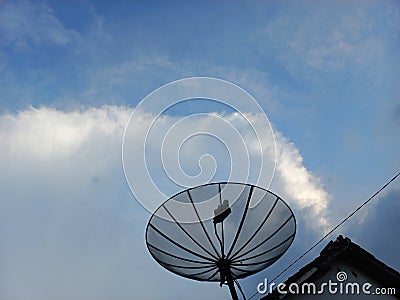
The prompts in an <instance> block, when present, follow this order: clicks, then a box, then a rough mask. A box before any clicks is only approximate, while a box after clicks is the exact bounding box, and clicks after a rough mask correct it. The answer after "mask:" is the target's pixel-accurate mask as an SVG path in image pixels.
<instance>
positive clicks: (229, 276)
mask: <svg viewBox="0 0 400 300" xmlns="http://www.w3.org/2000/svg"><path fill="white" fill-rule="evenodd" d="M226 282H227V283H228V287H229V291H230V292H231V295H232V300H239V298H238V295H237V293H236V290H235V284H234V282H233V278H232V274H231V270H228V272H227V274H226Z"/></svg>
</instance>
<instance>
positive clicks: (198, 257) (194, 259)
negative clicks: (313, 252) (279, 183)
mask: <svg viewBox="0 0 400 300" xmlns="http://www.w3.org/2000/svg"><path fill="white" fill-rule="evenodd" d="M251 204H253V205H251ZM255 204H256V205H255ZM254 205H255V206H254ZM295 234H296V220H295V217H294V214H293V212H292V210H291V209H290V208H289V206H288V205H287V204H286V203H285V202H284V201H283V200H282V199H281V198H280V197H279V196H277V195H275V194H274V193H272V192H270V191H268V190H265V189H263V188H260V187H257V186H255V185H251V184H242V183H231V182H221V183H211V184H206V185H201V186H197V187H194V188H190V189H187V190H185V191H182V192H180V193H178V194H176V195H175V196H173V197H171V198H169V199H168V200H167V201H165V202H164V203H163V204H162V205H161V206H160V207H159V208H158V209H157V210H156V211H155V212H154V213H153V215H152V216H151V218H150V220H149V223H148V225H147V228H146V244H147V248H148V250H149V252H150V254H151V255H152V256H153V258H154V259H155V260H156V261H157V262H158V263H159V264H160V265H161V266H163V267H164V268H166V269H167V270H169V271H171V272H173V273H175V274H177V275H180V276H183V277H186V278H190V279H194V280H198V281H213V282H219V283H220V286H222V285H223V284H226V285H228V287H229V290H230V293H231V295H232V299H234V300H236V299H238V296H237V293H236V290H235V286H234V283H235V282H236V284H237V285H238V283H237V280H238V279H242V278H245V277H247V276H250V275H253V274H255V273H257V272H259V271H261V270H263V269H265V268H267V267H269V266H270V265H272V264H273V263H274V262H275V261H277V260H278V259H279V258H280V257H281V256H282V255H283V254H284V253H285V252H286V250H287V249H288V248H289V246H290V245H291V244H292V242H293V240H294V237H295ZM238 286H239V285H238ZM239 288H240V286H239Z"/></svg>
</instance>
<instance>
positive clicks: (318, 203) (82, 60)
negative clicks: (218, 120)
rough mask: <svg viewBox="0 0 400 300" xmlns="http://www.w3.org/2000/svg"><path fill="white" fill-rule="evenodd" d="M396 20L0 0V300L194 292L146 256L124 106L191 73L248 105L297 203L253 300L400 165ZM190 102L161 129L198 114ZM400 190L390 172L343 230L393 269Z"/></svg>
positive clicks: (306, 6)
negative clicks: (125, 159) (294, 228)
mask: <svg viewBox="0 0 400 300" xmlns="http://www.w3.org/2000/svg"><path fill="white" fill-rule="evenodd" d="M399 29H400V5H399V3H398V2H396V1H362V2H361V1H329V2H328V1H279V2H278V1H253V2H250V3H246V4H244V3H239V1H202V2H201V3H188V2H187V1H172V2H171V1H169V2H162V1H159V2H152V3H151V4H150V3H149V2H146V1H125V2H123V1H120V2H116V1H97V2H91V1H68V2H67V1H47V2H45V1H0V74H1V76H0V146H1V150H0V153H1V158H0V166H1V169H2V170H5V171H3V172H1V174H0V178H1V179H0V188H1V199H0V220H1V221H0V222H1V223H2V226H1V227H2V229H0V237H1V239H3V238H4V239H5V242H2V243H1V244H2V246H0V249H1V250H2V251H1V254H0V260H5V261H8V264H7V267H6V269H5V271H4V272H3V271H2V272H1V273H0V296H4V297H6V298H8V299H28V298H29V299H44V298H46V297H47V298H50V297H52V298H54V297H55V295H57V298H60V299H64V298H65V299H67V298H74V299H92V298H93V299H115V298H116V296H118V297H119V298H120V299H125V298H128V297H129V298H132V296H134V295H137V294H138V295H142V297H143V299H153V298H156V297H159V295H164V296H165V297H166V298H165V299H179V298H182V299H185V298H186V297H185V295H186V293H187V292H188V291H189V290H195V291H203V290H204V288H203V285H202V284H201V283H197V282H194V283H193V282H190V281H187V280H184V279H180V278H177V277H176V276H175V275H170V274H169V273H168V272H167V271H165V270H163V269H162V268H160V267H159V266H158V265H157V264H156V263H155V262H154V261H152V259H151V258H150V257H149V255H148V254H147V253H146V248H145V244H144V229H145V225H146V222H147V220H148V218H149V216H150V214H149V213H148V212H147V211H146V210H144V209H143V208H142V207H141V206H140V204H139V203H138V202H137V201H136V200H135V199H134V197H133V196H132V194H131V193H130V191H129V188H128V187H127V185H126V181H125V178H124V175H123V170H122V163H121V147H122V146H121V145H122V135H123V130H124V127H125V125H126V122H127V120H128V118H129V115H130V114H131V112H132V111H133V109H135V107H136V106H137V105H138V104H139V102H140V101H141V100H142V99H143V98H144V97H145V96H146V95H147V94H149V93H150V92H152V91H153V90H154V89H156V88H158V87H160V86H162V85H164V84H166V83H169V82H171V81H173V80H178V79H182V78H185V77H191V76H209V77H216V78H221V79H224V80H228V81H231V82H233V83H235V84H237V85H238V86H240V87H242V88H244V89H245V90H246V91H248V92H249V93H250V94H252V95H253V96H254V98H255V99H256V100H257V101H258V102H259V104H260V105H261V107H262V109H263V110H264V111H265V113H266V115H267V116H268V118H269V120H270V121H271V124H272V126H273V128H274V129H275V130H276V138H277V149H278V150H279V151H280V152H279V153H280V154H281V155H280V156H279V157H280V159H281V160H280V163H279V164H278V171H277V174H276V178H275V179H274V181H273V183H272V185H271V189H272V190H273V191H274V192H276V193H277V194H281V195H283V196H286V197H288V199H289V200H288V202H290V204H291V205H293V206H294V207H295V213H296V212H297V214H298V215H302V213H303V212H304V216H300V217H299V222H300V225H299V237H298V238H297V239H296V240H295V242H294V244H293V246H292V248H291V249H290V250H289V252H288V253H287V256H285V257H283V258H282V259H281V260H280V261H279V262H278V263H277V264H276V266H273V267H272V268H271V269H270V270H267V271H265V272H264V273H263V274H261V275H260V277H257V278H255V279H249V280H246V281H244V288H245V290H246V292H247V293H248V294H252V293H253V292H254V291H255V287H256V283H257V282H258V280H259V279H260V278H263V277H265V276H269V277H272V276H273V275H275V274H276V273H277V272H278V270H279V269H281V268H282V267H284V266H286V265H287V264H288V263H290V262H291V259H292V258H293V257H295V256H296V254H299V253H301V251H303V250H304V249H306V248H307V246H308V245H311V244H312V243H313V242H314V241H316V240H317V239H318V238H319V237H320V236H321V234H322V228H320V227H318V226H316V228H312V225H311V224H312V223H313V218H318V220H320V223H318V224H320V225H321V224H322V223H321V222H323V221H321V220H328V221H329V222H328V221H327V222H328V223H329V224H336V223H337V221H339V220H340V219H341V218H343V217H344V216H345V215H347V213H348V212H350V211H351V209H353V208H355V207H356V206H357V205H358V204H359V203H361V202H362V201H363V200H365V199H366V198H367V197H368V196H370V195H371V194H372V193H373V192H375V191H376V190H377V189H378V188H379V187H380V186H381V185H382V184H383V183H385V182H386V180H388V179H389V178H390V177H391V176H393V175H394V174H395V173H396V172H398V171H399V169H400V159H399V155H398V149H399V146H400V134H399V133H400V100H399V95H400V56H399V55H398V53H400V36H399V32H400V30H399ZM186 105H187V106H186V107H185V105H184V104H182V106H181V107H179V108H177V111H176V112H175V113H171V114H170V115H169V116H167V117H166V119H165V122H166V123H167V124H172V123H174V122H175V121H176V120H177V118H178V116H177V115H179V114H182V115H185V114H190V113H192V112H193V111H197V108H196V107H195V104H193V103H189V102H188V103H186ZM213 109H214V106H212V105H210V106H209V107H208V106H204V108H203V107H202V109H201V111H203V110H204V111H207V110H213ZM235 122H236V123H235ZM199 124H203V123H201V122H200V123H196V122H193V123H192V125H191V126H193V128H196V126H199ZM233 124H236V125H237V126H238V128H242V127H240V126H241V125H240V124H241V123H240V121H238V120H236V121H234V122H233ZM208 129H210V130H211V128H208ZM137 130H138V132H140V130H141V127H138V129H137ZM241 130H243V132H244V133H245V134H246V129H245V128H244V127H243V128H242V129H241ZM161 138H162V137H160V139H161ZM196 145H197V147H198V149H203V148H202V147H204V151H207V150H209V149H207V145H204V144H202V143H200V144H196ZM210 152H211V153H216V152H218V151H214V152H213V151H212V149H211V150H210ZM197 158H198V157H197ZM197 158H196V159H197ZM216 158H217V159H221V160H222V163H224V162H225V161H224V158H223V157H218V155H217V154H216ZM185 159H187V160H189V161H190V159H191V157H190V156H186V157H185ZM233 164H235V162H234V163H233ZM152 167H153V171H152V172H153V174H154V172H155V173H157V172H158V171H160V166H156V165H154V166H152ZM189 169H190V168H189ZM194 170H197V169H194ZM160 172H161V171H160ZM291 174H294V175H293V176H291ZM158 176H160V177H162V174H161V173H160V174H158V173H157V174H156V175H155V177H157V178H158ZM293 178H295V179H296V180H294V179H293ZM162 180H163V179H160V182H163V184H166V183H165V182H164V181H162ZM296 184H297V185H296ZM288 185H291V186H293V189H292V190H291V189H290V188H288ZM166 189H167V190H168V187H166ZM300 190H305V191H307V192H309V194H308V195H314V196H310V197H311V198H312V199H311V198H310V199H308V198H307V199H306V200H304V199H301V197H300V196H298V194H299V191H300ZM399 197H400V189H399V181H398V180H397V181H395V182H394V183H393V184H392V185H391V186H390V189H389V190H388V191H386V192H385V193H384V194H382V195H381V197H380V198H379V199H376V200H375V201H374V202H373V203H371V204H370V205H369V206H368V207H366V208H365V209H364V210H363V211H362V212H360V214H359V215H357V216H356V218H354V219H353V220H352V223H351V224H349V226H345V227H344V228H342V229H340V230H339V231H338V232H337V234H339V233H342V234H344V235H348V236H350V237H351V238H352V239H353V240H354V241H355V242H356V243H359V244H360V245H361V246H363V247H364V248H366V249H367V250H369V251H371V252H372V253H373V254H374V255H375V256H376V257H377V258H379V259H381V260H383V261H384V262H385V263H387V264H389V265H391V266H393V267H395V268H397V269H399V268H400V265H399V263H398V255H397V253H398V250H399V247H400V244H399V243H398V242H396V241H394V237H397V236H399V226H398V221H397V220H398V216H399V214H398V211H400V210H399V208H400V207H399ZM71 199H73V200H71ZM302 201H303V202H302ZM304 201H306V202H307V201H309V202H310V203H311V204H309V205H308V204H307V203H304ZM310 209H311V212H309V210H310ZM318 209H320V210H318ZM321 226H322V225H321ZM382 232H385V234H382ZM335 236H336V235H333V236H332V237H331V238H334V237H335ZM300 237H301V238H300ZM6 244H7V246H5V245H6ZM383 245H385V246H383ZM94 253H95V254H94ZM317 253H318V251H316V252H314V253H313V254H312V255H311V256H310V257H308V260H311V259H312V257H313V255H314V256H316V255H317ZM306 261H307V259H306ZM303 263H305V261H304V262H303ZM300 266H301V263H300V264H299V265H297V266H295V267H294V268H293V270H292V272H293V271H296V270H297V269H298V268H299V267H300ZM38 270H40V272H38ZM139 270H146V271H142V272H141V271H139ZM33 274H37V275H35V276H33ZM76 274H80V275H79V276H77V275H76ZM155 274H157V276H158V274H160V278H162V280H163V282H162V283H160V286H159V288H154V283H152V279H153V278H152V276H153V275H154V276H156V275H155ZM288 275H290V274H286V275H284V277H287V276H288ZM282 279H284V278H282ZM168 286H174V287H176V288H175V289H174V290H173V291H169V292H168V293H167V294H165V292H163V289H164V288H166V287H168ZM207 288H208V286H207ZM209 293H210V294H209V295H220V297H227V295H228V293H227V291H226V290H225V289H220V288H218V287H211V286H210V288H209ZM60 294H61V296H60ZM193 299H194V298H193ZM227 299H228V298H227Z"/></svg>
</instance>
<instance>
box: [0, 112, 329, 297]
mask: <svg viewBox="0 0 400 300" xmlns="http://www.w3.org/2000/svg"><path fill="white" fill-rule="evenodd" d="M131 111H132V109H131V108H128V107H122V106H103V107H100V108H92V107H89V108H84V109H81V110H76V111H69V112H64V111H60V110H56V109H53V108H48V107H42V108H30V109H27V110H25V111H20V112H18V113H16V114H4V115H1V116H0V137H1V138H0V165H1V170H2V172H1V173H0V191H1V194H2V195H1V200H0V220H1V226H0V233H1V234H0V236H1V239H2V242H1V246H0V260H1V261H3V262H6V263H5V264H3V265H2V271H1V273H0V298H7V299H15V300H23V299H50V298H57V299H60V300H62V299H71V298H73V299H86V300H88V299H96V300H98V299H114V298H116V297H117V298H119V299H128V298H129V299H131V298H132V296H133V295H135V297H138V298H142V299H145V298H147V299H149V298H151V299H154V298H164V299H167V298H170V299H177V298H179V297H180V298H185V296H186V295H187V293H188V292H189V291H190V293H191V298H192V299H195V297H196V295H199V298H198V299H200V298H201V299H203V298H205V297H206V298H207V297H208V298H215V297H220V298H221V299H223V298H224V297H225V298H226V299H229V297H228V295H229V294H228V292H227V290H225V289H220V288H219V287H218V286H217V285H207V289H205V288H204V284H201V283H197V282H191V281H185V280H183V279H181V278H177V277H176V276H171V274H170V273H168V272H167V271H165V270H163V269H162V268H161V267H159V266H158V265H157V264H156V263H155V262H154V261H152V259H151V258H150V256H149V255H148V253H147V250H146V248H145V244H144V236H143V235H144V228H145V224H146V222H147V219H148V217H149V214H148V213H146V211H145V210H144V209H143V208H141V207H140V206H139V204H138V202H136V201H133V200H132V196H131V195H130V193H129V191H128V188H127V186H126V183H125V179H124V177H123V173H122V164H121V142H122V135H123V130H124V126H125V124H126V122H127V120H128V117H129V115H130V113H131ZM225 117H228V118H229V119H230V121H231V122H232V124H236V125H237V126H239V127H240V121H239V120H236V119H235V118H236V116H235V115H229V116H225ZM249 117H252V118H255V120H257V116H256V115H254V116H251V115H249ZM166 118H167V119H168V120H167V121H168V122H167V124H171V123H173V122H174V121H175V119H174V118H176V117H174V116H168V117H166ZM142 121H143V122H146V115H143V120H142ZM200 121H201V122H202V124H203V126H214V125H213V122H211V121H210V122H207V120H204V119H203V120H200ZM197 125H198V124H196V123H194V124H193V126H194V127H195V126H197ZM186 126H190V124H189V125H188V124H186ZM137 130H138V131H140V130H142V128H141V127H140V122H138V127H137ZM241 130H242V133H244V134H246V133H247V134H249V133H248V132H246V127H243V128H242V129H241ZM160 133H162V132H160ZM251 138H252V136H251V135H248V136H247V140H248V141H251ZM276 138H277V139H276V141H277V151H278V164H277V173H276V178H275V180H274V184H273V186H274V192H276V193H277V194H280V195H282V197H283V198H284V199H285V200H287V201H288V202H289V203H290V205H291V206H292V208H293V209H294V211H295V214H296V217H297V218H298V219H300V220H305V222H304V223H305V224H307V225H308V227H307V228H308V230H311V231H313V230H314V229H317V230H320V228H321V227H324V226H326V214H327V205H328V202H329V197H328V195H327V193H326V192H325V191H324V190H323V188H322V187H321V186H320V185H319V183H318V179H317V178H315V177H314V176H313V175H312V174H311V173H310V172H309V171H308V170H307V169H306V168H305V167H304V165H303V162H302V158H301V156H300V154H299V152H298V150H297V149H296V148H295V146H294V145H293V144H291V143H289V142H288V141H287V140H286V139H285V138H284V137H283V135H282V134H280V133H278V134H277V135H276ZM250 144H251V147H256V146H257V144H254V143H250ZM210 145H214V144H212V143H211V144H210ZM210 145H207V147H204V145H203V147H202V145H201V144H197V146H196V149H195V150H196V151H189V150H190V149H189V148H188V149H187V150H188V151H186V152H185V151H184V152H185V153H184V155H189V156H190V155H191V154H192V155H197V154H198V153H197V152H199V151H200V152H202V151H207V152H210V153H217V154H218V151H219V150H218V149H217V150H218V151H214V150H215V149H212V147H214V146H212V147H211V146H210ZM215 145H216V144H215ZM216 147H217V146H216ZM191 149H193V148H191ZM253 150H254V149H253ZM213 151H214V152H213ZM167 153H168V151H167ZM254 153H257V151H252V152H250V154H251V155H254ZM265 155H268V153H266V154H265ZM185 159H186V161H190V160H189V157H185ZM195 159H196V161H197V159H198V157H196V158H195ZM216 159H220V157H218V155H217V157H216ZM235 163H238V164H240V163H241V162H235ZM155 170H160V167H159V166H158V167H157V166H156V167H155ZM311 218H318V220H319V221H318V223H319V225H318V226H315V222H312V221H307V220H308V219H311ZM316 227H318V228H316ZM155 274H157V275H155ZM155 278H157V279H159V280H158V281H157V282H156V279H155ZM171 286H173V287H174V288H171ZM178 287H179V288H178Z"/></svg>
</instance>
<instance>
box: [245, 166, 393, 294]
mask: <svg viewBox="0 0 400 300" xmlns="http://www.w3.org/2000/svg"><path fill="white" fill-rule="evenodd" d="M399 176H400V172H399V173H397V174H396V175H395V176H394V177H393V178H392V179H390V180H389V181H388V182H387V183H386V184H385V185H384V186H382V187H381V188H380V189H379V190H378V191H376V192H375V193H374V194H373V195H372V196H371V197H369V198H368V199H367V200H365V201H364V202H363V203H362V204H361V205H360V206H358V207H357V208H356V209H355V210H354V211H353V212H352V213H350V214H349V215H348V216H347V217H346V218H344V219H343V220H342V221H341V222H340V223H338V224H337V225H336V226H335V227H333V228H332V229H331V230H329V231H328V233H326V234H325V235H324V236H323V237H322V238H321V239H320V240H319V241H318V242H316V243H315V244H314V245H313V246H312V247H311V248H310V249H308V250H307V251H306V252H304V253H303V254H302V255H300V256H299V257H298V258H296V259H295V260H294V261H293V262H292V263H291V264H290V265H289V266H287V267H286V268H285V269H284V270H283V271H282V272H280V273H279V274H278V275H276V276H275V277H274V278H273V279H272V280H271V282H273V281H275V280H276V279H277V278H279V277H281V276H282V275H283V274H284V273H285V272H286V271H287V270H289V269H290V268H291V267H292V266H293V265H295V264H296V263H297V262H298V261H299V260H300V259H302V258H303V257H304V256H306V255H307V254H308V253H310V252H311V251H312V250H313V249H314V248H315V247H317V246H318V245H319V244H320V243H321V242H322V241H323V240H324V239H326V238H327V237H328V236H329V235H330V234H331V233H332V232H334V231H335V230H336V229H338V228H339V227H340V226H342V225H343V224H344V223H345V222H346V221H348V220H349V219H350V218H351V217H352V216H353V215H354V214H356V213H357V212H358V211H359V210H360V209H361V208H363V207H364V206H365V205H367V204H368V202H370V201H371V200H372V199H373V198H375V197H376V196H377V195H378V194H379V193H380V192H382V191H383V190H384V189H385V188H386V187H387V186H388V185H389V184H391V183H392V182H393V181H394V180H396V178H397V177H399ZM257 294H258V293H257V292H256V293H255V294H253V295H252V296H251V297H250V298H249V299H248V300H251V299H253V298H254V297H255V296H256V295H257Z"/></svg>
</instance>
